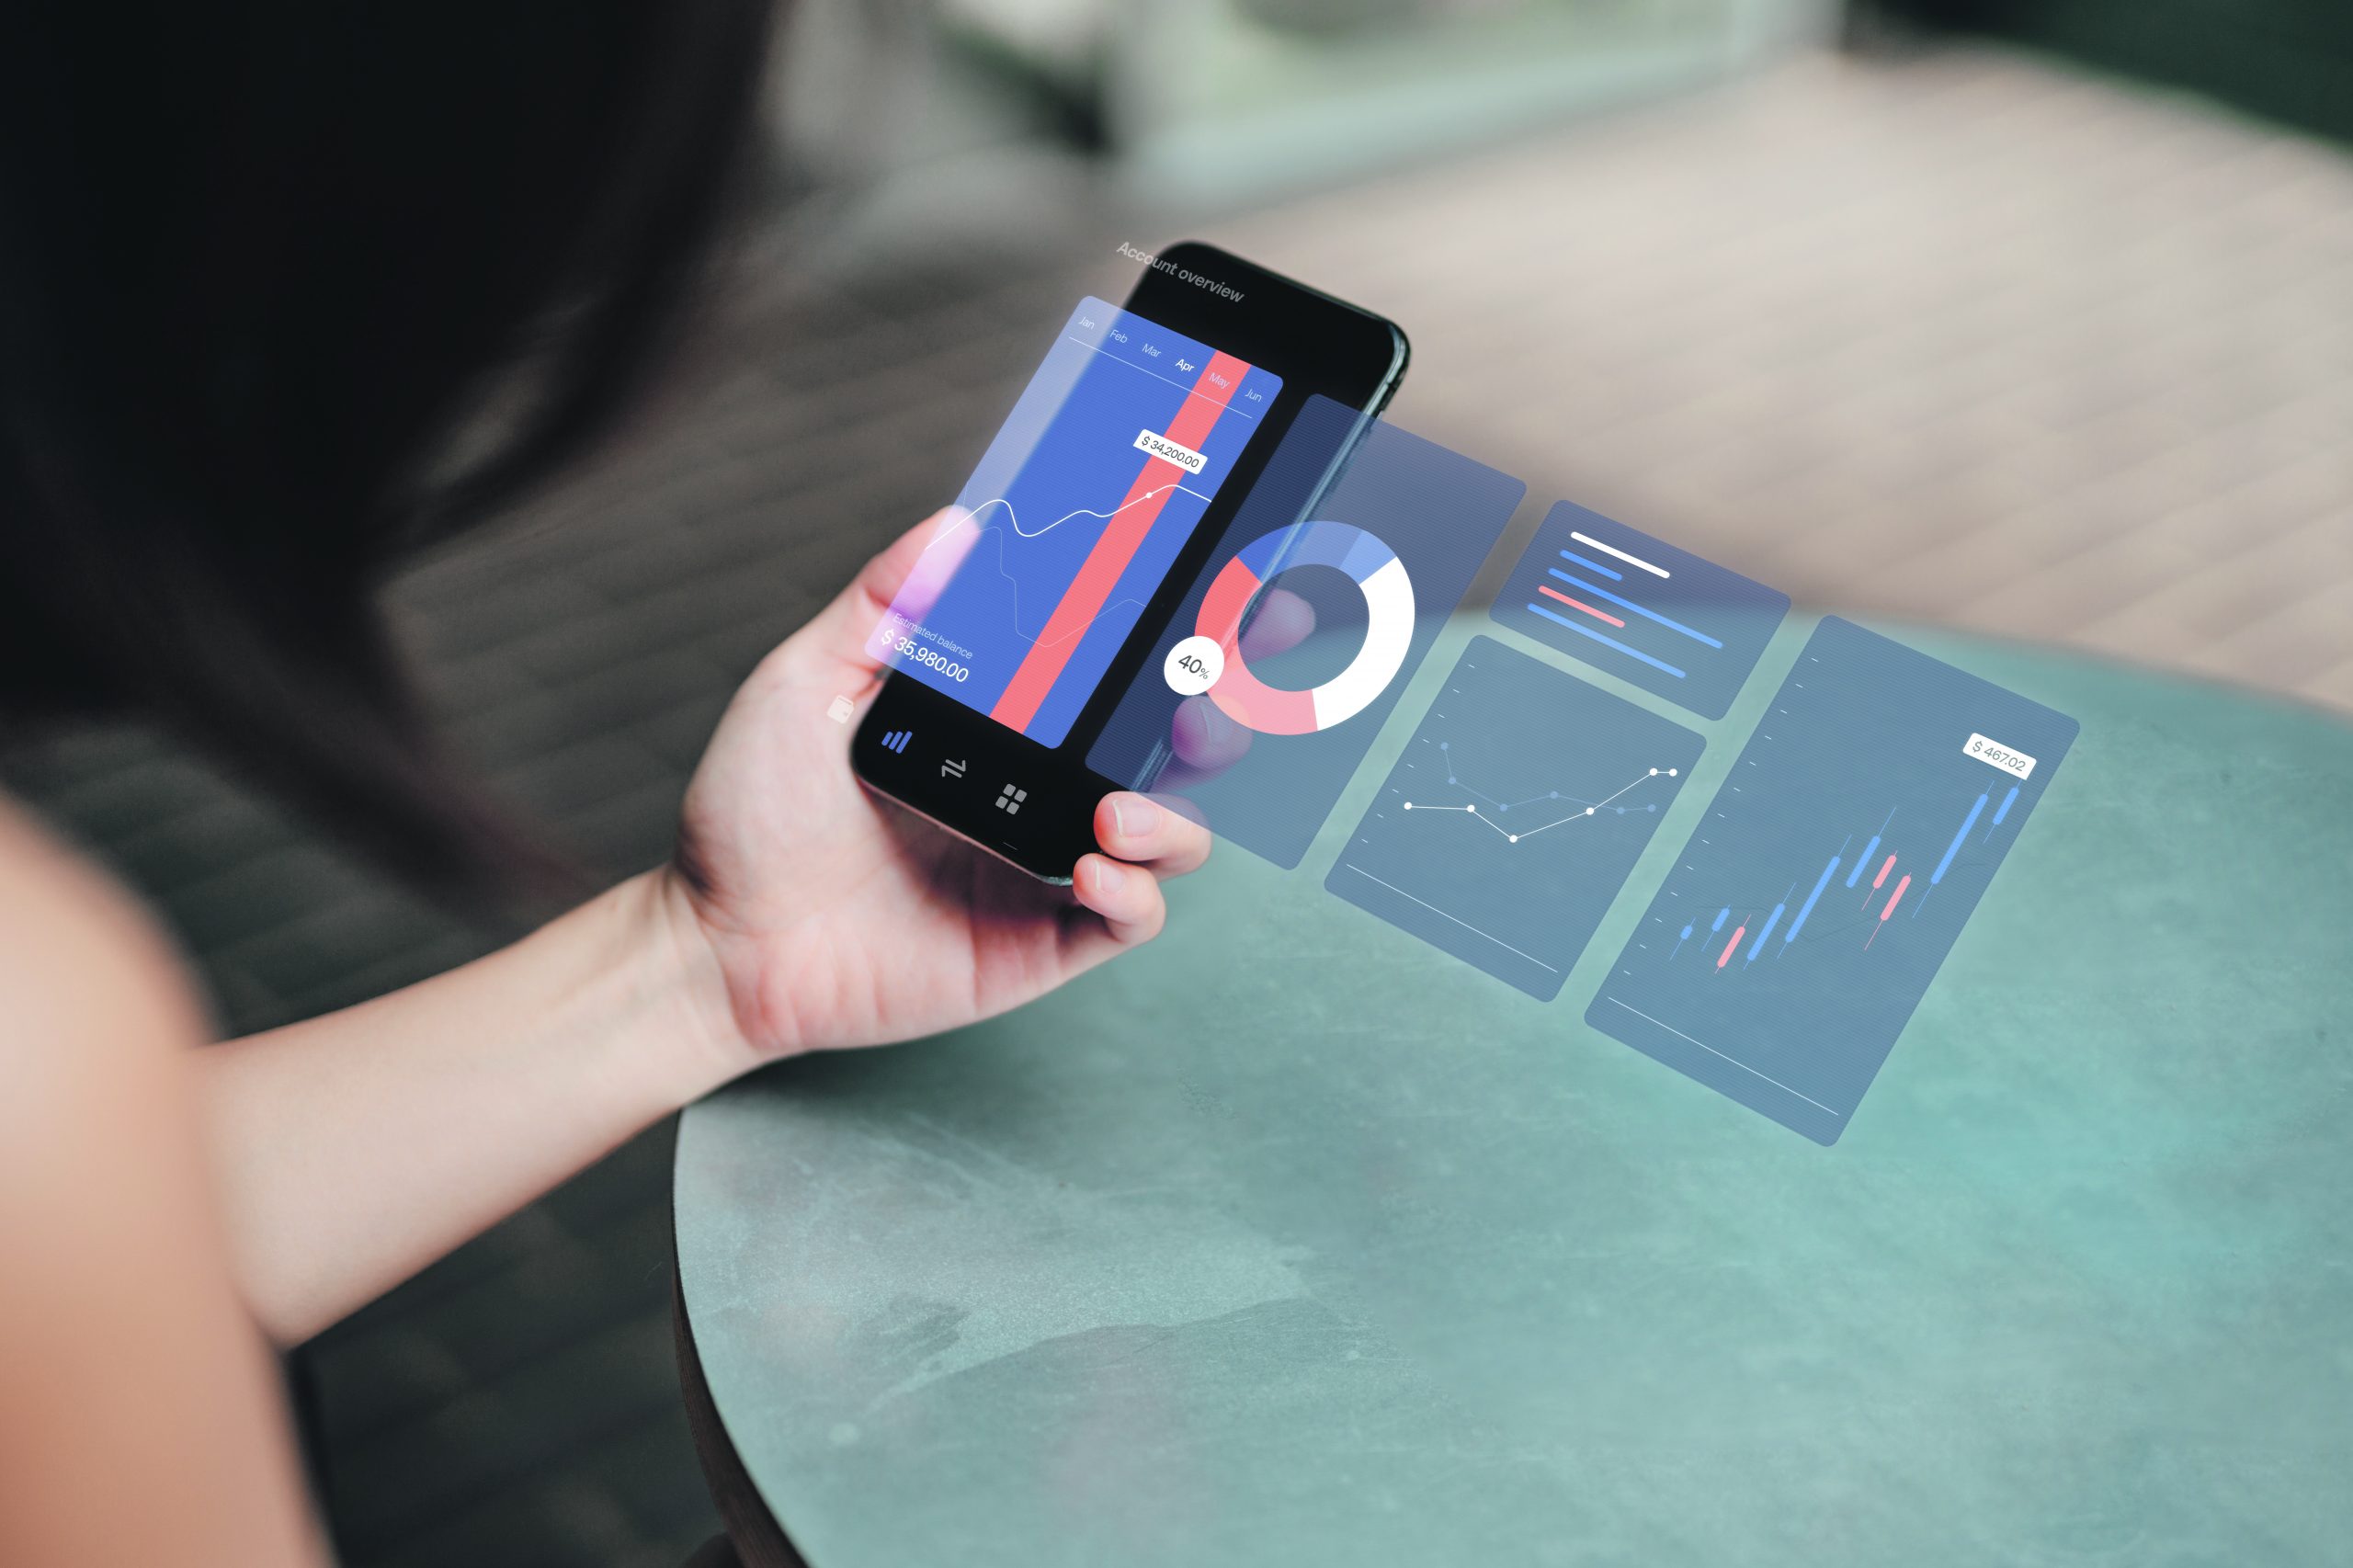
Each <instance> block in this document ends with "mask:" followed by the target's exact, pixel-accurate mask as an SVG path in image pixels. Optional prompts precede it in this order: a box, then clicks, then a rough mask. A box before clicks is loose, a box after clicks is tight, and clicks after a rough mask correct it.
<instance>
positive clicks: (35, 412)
mask: <svg viewBox="0 0 2353 1568" xmlns="http://www.w3.org/2000/svg"><path fill="white" fill-rule="evenodd" d="M0 10H5V12H6V15H5V17H0V716H5V717H6V718H7V719H10V720H25V719H32V718H38V717H40V716H45V715H79V714H87V713H93V712H100V711H115V710H129V711H133V712H138V713H142V714H145V715H148V716H152V717H154V718H157V719H160V720H162V721H164V722H167V723H169V724H171V725H174V726H176V728H178V729H179V730H180V731H182V732H183V733H186V734H187V735H188V736H190V737H191V738H193V739H194V740H196V741H197V742H199V743H200V744H204V745H206V746H207V747H209V748H210V749H211V750H212V751H214V752H215V753H216V754H218V755H220V756H223V757H224V758H226V759H228V760H229V761H231V762H232V763H233V764H234V765H237V766H239V767H242V768H243V769H244V770H246V771H248V772H250V773H252V774H254V775H256V776H257V777H258V778H260V779H261V780H262V781H263V782H265V783H267V784H269V785H272V786H274V787H275V788H277V789H278V790H279V791H280V792H281V793H283V794H284V795H286V796H288V797H289V798H290V799H291V800H292V801H294V802H295V803H297V804H298V805H301V806H302V807H304V808H307V809H308V810H309V811H310V812H312V813H313V815H314V816H316V817H318V818H320V819H322V820H323V821H324V823H326V824H328V825H330V826H332V827H334V828H335V829H338V830H340V831H341V832H342V833H343V834H344V835H346V836H347V837H348V838H349V839H351V840H353V841H355V842H356V843H357V844H358V846H361V847H362V848H364V849H367V850H370V851H373V852H375V853H377V854H378V855H380V856H381V857H384V858H389V859H391V860H392V861H394V862H395V863H397V864H399V865H401V866H402V867H404V868H405V869H408V870H410V871H411V872H413V873H415V874H416V875H417V876H418V877H419V878H420V879H421V880H423V881H427V882H431V883H437V884H439V885H441V886H443V887H445V888H449V887H466V886H475V885H479V883H480V882H481V881H482V873H483V869H484V866H485V864H486V862H487V860H490V859H494V858H495V856H494V846H495V845H496V844H497V843H498V840H499V835H497V833H496V832H495V830H494V827H493V825H492V824H491V823H490V821H489V819H488V817H487V815H486V813H484V812H482V811H481V810H480V809H479V808H477V807H474V806H472V805H471V804H470V803H469V802H470V801H471V800H472V796H471V795H470V793H469V792H468V791H466V790H464V789H462V788H461V787H458V786H455V785H453V784H452V783H451V782H450V781H449V778H447V777H446V775H445V772H444V770H443V768H442V767H441V766H440V765H439V764H438V762H437V761H436V760H435V759H434V753H433V750H432V748H431V747H430V745H429V744H426V743H425V741H424V740H423V738H422V737H421V736H420V734H419V733H418V730H417V726H416V723H415V720H414V718H413V715H412V712H411V710H410V708H409V705H408V703H407V702H406V700H405V699H404V695H403V685H402V682H401V680H400V678H399V673H398V671H397V669H396V667H395V665H396V661H395V659H394V657H393V654H392V650H391V647H390V645H389V642H388V641H387V636H386V632H385V630H384V627H383V624H382V622H381V619H380V618H379V616H378V614H377V613H376V611H375V609H374V607H373V605H372V602H371V600H372V595H373V591H374V588H375V587H376V585H377V584H378V583H379V582H380V581H381V577H382V575H383V574H384V572H385V570H386V568H387V566H388V565H389V564H390V563H392V562H394V561H396V560H397V559H398V557H399V556H400V555H401V554H402V553H403V552H404V551H407V550H409V549H410V548H412V547H414V546H415V545H416V544H418V543H421V542H424V541H426V540H431V539H433V538H435V537H437V536H439V535H442V534H445V533H447V532H448V531H449V530H451V529H453V528H458V527H460V526H461V525H463V524H465V523H467V522H469V521H471V520H472V519H474V518H476V517H481V516H483V514H484V513H486V512H488V511H490V510H492V509H494V508H495V507H496V506H499V505H500V504H501V503H502V502H505V501H507V500H509V499H511V498H513V497H514V496H515V495H516V494H517V493H518V492H520V491H521V490H522V489H524V488H525V487H526V486H528V485H529V484H530V483H532V482H533V481H534V480H536V479H538V478H540V476H542V475H544V474H546V473H547V472H550V471H551V469H553V468H554V467H555V466H557V465H558V464H559V463H561V462H562V461H563V460H564V459H565V458H567V457H568V456H570V455H572V454H574V452H576V451H577V450H578V449H580V448H581V447H582V446H583V445H584V444H585V443H586V442H588V441H590V440H591V439H592V438H594V437H596V436H597V435H598V434H599V433H600V432H602V431H603V430H605V429H606V428H607V427H608V426H609V425H610V424H611V423H612V422H613V421H614V419H615V418H616V417H617V415H620V413H621V412H622V411H623V410H624V409H625V407H626V406H627V405H628V403H629V402H630V399H631V393H632V392H635V391H636V390H637V389H638V388H639V387H640V385H641V384H642V381H644V379H645V376H646V372H647V371H648V369H649V368H650V367H651V366H652V365H653V363H654V361H655V359H656V358H657V357H658V351H659V350H660V349H661V348H662V347H665V344H666V341H667V340H668V338H669V337H670V335H672V329H673V328H674V326H675V324H676V314H677V310H676V307H677V305H678V302H679V301H680V300H681V299H682V298H683V297H684V295H685V294H686V292H687V290H688V285H689V284H690V283H691V281H692V280H693V278H694V276H695V274H696V271H697V267H698V265H699V262H700V261H701V259H702V257H703V256H704V253H705V250H706V248H707V241H708V240H709V239H710V236H711V234H712V233H713V230H714V227H715V225H716V223H717V222H718V220H719V218H720V217H721V215H722V210H724V208H725V205H726V201H727V198H728V196H729V195H730V193H731V191H732V190H733V188H734V187H735V186H736V183H737V176H738V175H739V174H740V173H741V168H742V161H743V154H744V153H745V148H746V147H747V145H748V143H749V142H750V138H749V136H748V134H747V131H748V129H749V126H750V123H751V121H752V119H753V117H754V113H755V110H756V96H757V83H758V76H759V72H760V67H761V64H762V62H763V60H764V57H765V54H766V51H767V44H766V38H767V5H766V4H765V0H470V3H459V4H449V3H446V0H390V3H356V0H352V3H340V4H338V3H333V0H217V3H214V4H207V5H187V4H174V5H160V4H150V5H143V6H142V5H132V6H99V5H91V4H88V3H87V0H13V3H11V4H9V5H7V6H5V7H0Z"/></svg>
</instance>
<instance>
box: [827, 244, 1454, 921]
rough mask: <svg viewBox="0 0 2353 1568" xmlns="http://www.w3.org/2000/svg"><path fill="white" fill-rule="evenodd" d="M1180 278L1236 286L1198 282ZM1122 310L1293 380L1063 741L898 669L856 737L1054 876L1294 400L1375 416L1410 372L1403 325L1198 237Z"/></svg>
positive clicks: (893, 788)
mask: <svg viewBox="0 0 2353 1568" xmlns="http://www.w3.org/2000/svg"><path fill="white" fill-rule="evenodd" d="M1185 274H1189V275H1191V277H1193V278H1206V279H1211V280H1213V281H1215V282H1217V283H1221V284H1223V285H1224V286H1225V287H1226V288H1227V289H1228V290H1232V291H1233V292H1234V293H1235V294H1238V295H1239V296H1240V297H1239V298H1238V299H1237V298H1229V297H1227V295H1225V294H1222V293H1219V292H1216V291H1213V290H1211V289H1209V288H1207V287H1203V286H1201V285H1198V284H1195V283H1192V282H1189V281H1187V280H1186V278H1184V276H1182V275H1185ZM1122 308H1124V309H1126V310H1128V311H1130V312H1133V313H1134V314H1136V315H1139V316H1142V318H1144V319H1145V320H1147V321H1150V322H1153V323H1155V324H1158V325H1161V326H1164V327H1165V328H1167V329H1169V330H1170V331H1172V332H1178V333H1182V334H1184V335H1186V336H1188V337H1191V338H1193V339H1195V340H1196V341H1198V342H1200V343H1204V344H1207V345H1208V346H1210V347H1212V348H1215V349H1219V350H1222V352H1224V353H1228V354H1231V355H1233V356H1234V357H1235V358H1240V359H1243V360H1245V361H1247V362H1248V363H1250V364H1253V365H1258V366H1263V367H1264V368H1266V369H1268V370H1271V371H1273V372H1274V373H1275V374H1276V375H1278V376H1280V377H1281V378H1282V383H1283V384H1282V390H1281V392H1279V394H1277V396H1276V398H1275V401H1274V403H1273V404H1272V406H1271V407H1270V408H1269V409H1268V410H1267V414H1266V415H1264V421H1265V423H1264V426H1263V427H1262V428H1261V429H1260V430H1259V431H1258V433H1257V436H1256V439H1254V440H1253V441H1252V442H1251V443H1250V445H1249V446H1248V448H1246V449H1245V450H1244V451H1243V452H1242V454H1241V455H1240V456H1239V457H1238V458H1237V459H1236V460H1235V461H1234V465H1233V470H1232V472H1229V473H1228V474H1227V476H1226V480H1225V483H1223V484H1222V485H1221V486H1220V487H1219V489H1218V493H1217V497H1216V499H1215V500H1214V501H1212V502H1211V504H1210V506H1208V507H1207V508H1206V509H1205V510H1204V512H1203V515H1202V517H1201V520H1200V522H1199V524H1198V525H1197V526H1196V527H1195V528H1194V530H1193V532H1192V535H1191V536H1190V537H1189V538H1188V540H1186V543H1185V547H1184V549H1183V550H1182V551H1179V552H1178V554H1177V556H1176V561H1175V562H1173V563H1172V564H1171V566H1170V567H1169V570H1168V573H1167V574H1166V576H1165V577H1164V578H1163V579H1162V582H1161V585H1160V587H1159V589H1158V591H1156V592H1155V593H1154V595H1153V597H1152V598H1151V600H1150V601H1149V602H1148V603H1147V604H1146V605H1145V606H1144V608H1143V609H1142V611H1141V612H1140V613H1139V614H1138V615H1137V617H1136V623H1135V626H1134V628H1133V630H1132V631H1130V633H1129V635H1128V638H1127V640H1126V641H1125V642H1122V643H1121V644H1120V651H1119V653H1118V654H1117V655H1116V656H1115V657H1114V658H1113V659H1112V661H1111V664H1110V665H1109V666H1108V668H1107V669H1106V670H1105V671H1104V673H1103V676H1102V678H1101V680H1100V681H1098V682H1097V686H1096V688H1095V690H1094V692H1093V694H1092V695H1091V696H1090V697H1089V698H1088V699H1087V701H1086V706H1085V707H1084V708H1083V709H1082V710H1080V712H1079V716H1078V718H1077V720H1076V722H1074V723H1073V724H1072V726H1071V730H1070V733H1069V734H1067V735H1066V736H1064V737H1063V742H1062V744H1060V745H1058V746H1046V745H1042V744H1039V743H1038V742H1037V741H1034V740H1032V739H1030V738H1029V736H1027V735H1024V734H1021V733H1017V732H1016V731H1014V730H1011V729H1008V728H1006V726H1005V725H1003V724H1000V723H998V722H996V721H995V720H994V719H991V718H990V717H989V716H988V715H987V714H985V713H983V712H980V711H978V710H975V709H972V708H969V707H967V706H965V705H964V704H963V703H961V702H959V701H957V700H956V699H954V698H952V697H949V696H948V695H947V694H946V693H944V692H939V691H935V690H934V689H932V688H931V687H928V686H926V685H925V684H924V683H923V682H921V681H919V680H915V679H912V678H906V677H903V676H899V675H897V674H895V673H892V672H886V673H885V676H884V678H883V680H882V682H881V687H880V689H879V690H878V691H877V692H876V694H875V698H874V700H873V702H872V703H871V704H870V706H869V707H868V709H867V711H866V715H865V717H864V719H863V720H862V721H861V722H859V724H858V732H857V733H856V735H855V736H854V737H853V739H852V742H851V745H850V760H851V766H852V767H853V769H854V770H855V772H856V774H857V776H858V779H859V780H860V781H861V782H862V783H864V784H865V785H866V786H867V787H868V788H869V789H871V790H875V791H876V792H877V793H879V794H881V795H885V796H887V797H889V798H890V799H892V800H893V801H897V802H898V803H899V804H901V805H903V806H905V807H906V808H907V809H909V810H910V811H914V812H917V813H919V814H921V815H923V816H925V817H927V818H929V819H930V820H931V821H933V822H935V823H937V824H939V825H940V826H941V827H944V828H946V829H948V830H949V832H951V833H954V834H955V835H958V836H959V837H961V838H963V839H965V840H967V841H968V842H970V843H972V844H974V845H977V846H979V847H981V848H983V849H985V850H987V851H988V852H989V853H990V854H992V855H995V856H996V857H998V858H1001V859H1004V860H1007V861H1010V862H1011V863H1012V864H1014V865H1015V866H1017V867H1019V868H1020V869H1022V870H1024V871H1027V872H1029V874H1030V875H1031V876H1034V877H1037V878H1040V880H1042V881H1051V882H1065V883H1066V882H1068V881H1070V880H1071V872H1072V869H1073V868H1074V866H1075V865H1076V863H1077V861H1078V858H1079V857H1080V856H1082V855H1084V854H1086V853H1087V852H1088V851H1090V850H1092V849H1094V848H1096V847H1097V844H1096V837H1095V828H1094V816H1095V809H1096V807H1097V805H1098V804H1100V802H1101V801H1102V799H1103V797H1104V796H1105V795H1107V794H1108V793H1110V792H1111V791H1112V790H1115V789H1117V788H1119V786H1118V785H1116V784H1115V783H1113V782H1112V781H1111V780H1110V779H1108V778H1104V777H1103V776H1102V775H1100V774H1098V773H1097V772H1095V770H1094V769H1092V768H1091V767H1087V766H1086V756H1087V753H1088V751H1089V750H1090V749H1091V748H1092V747H1093V745H1094V744H1095V740H1096V738H1097V736H1098V735H1099V734H1100V733H1102V729H1103V726H1104V723H1105V722H1106V721H1107V720H1108V717H1109V715H1110V712H1111V710H1112V709H1113V708H1114V707H1116V706H1117V705H1118V703H1119V700H1120V697H1121V695H1122V694H1124V693H1125V692H1126V691H1127V689H1128V687H1129V686H1130V684H1131V682H1132V681H1133V680H1134V679H1135V678H1136V676H1137V673H1138V666H1139V665H1140V664H1141V662H1142V660H1143V659H1144V658H1146V657H1148V656H1149V654H1150V653H1151V650H1152V648H1153V646H1154V643H1155V642H1157V640H1158V638H1159V636H1160V633H1161V631H1162V629H1163V628H1164V627H1165V625H1166V624H1167V620H1168V617H1169V616H1170V615H1171V614H1173V613H1174V612H1175V609H1176V604H1177V603H1178V602H1179V601H1181V600H1182V599H1183V597H1184V596H1185V594H1186V593H1187V592H1188V590H1189V588H1190V587H1191V585H1192V584H1193V582H1194V581H1195V579H1196V578H1197V577H1198V576H1199V573H1200V572H1201V570H1202V568H1203V567H1204V566H1205V565H1206V564H1207V562H1208V560H1209V557H1210V555H1211V552H1212V551H1214V550H1215V549H1216V547H1217V542H1218V540H1219V539H1220V538H1222V536H1223V534H1224V532H1225V528H1226V525H1227V524H1228V523H1229V522H1230V521H1232V519H1233V515H1234V513H1235V511H1236V510H1237V509H1238V508H1239V507H1240V506H1241V505H1242V501H1243V498H1244V497H1245V496H1246V495H1248V494H1249V493H1250V489H1251V486H1252V485H1253V484H1255V483H1256V481H1257V478H1258V476H1259V474H1260V473H1261V472H1263V470H1264V469H1265V466H1266V463H1267V458H1268V457H1269V456H1270V455H1271V454H1272V453H1273V451H1274V450H1275V449H1276V448H1277V447H1279V445H1280V444H1281V442H1282V438H1283V437H1284V435H1285V434H1286V433H1287V432H1288V431H1289V429H1290V425H1291V422H1292V421H1293V420H1294V419H1295V418H1296V417H1297V415H1298V414H1299V411H1300V410H1301V409H1302V408H1303V407H1305V406H1306V403H1307V400H1308V399H1309V398H1310V397H1312V396H1318V395H1320V396H1324V397H1327V398H1331V399H1333V400H1334V401H1336V402H1338V403H1344V404H1346V405H1347V406H1349V407H1352V408H1356V409H1359V410H1361V411H1362V412H1363V413H1364V414H1365V415H1367V416H1368V418H1370V416H1372V415H1378V414H1379V413H1380V412H1381V409H1382V408H1383V407H1385V406H1386V405H1387V403H1388V401H1389V399H1390V397H1391V396H1392V395H1393V394H1394V392H1396V389H1397V385H1398V383H1399V382H1400V381H1402V380H1403V379H1404V373H1405V367H1406V361H1407V358H1408V357H1409V354H1410V347H1409V345H1408V344H1407V342H1406V339H1405V335H1404V332H1403V331H1402V330H1401V329H1400V328H1399V327H1398V326H1397V324H1395V323H1394V322H1392V321H1390V320H1388V319H1387V318H1386V317H1383V316H1379V315H1375V314H1374V313H1373V312H1370V311H1367V310H1365V309H1363V308H1362V307H1360V306H1358V305H1353V304H1350V303H1348V302H1347V301H1343V300H1338V299H1336V298H1334V297H1333V296H1331V295H1329V294H1326V293H1324V292H1323V291H1321V290H1316V289H1312V288H1310V287H1308V286H1307V285H1306V284H1303V283H1300V282H1297V281H1294V280H1293V279H1291V278H1284V277H1282V276H1281V275H1279V274H1278V273H1274V272H1270V271H1268V270H1267V269H1266V268H1265V267H1259V266H1257V265H1256V264H1255V263H1253V262H1248V261H1245V260H1243V259H1242V258H1241V257H1239V256H1233V255H1232V254H1230V253H1228V252H1226V251H1222V250H1220V249H1218V248H1217V247H1215V246H1213V245H1210V244H1203V243H1201V242H1199V241H1193V240H1188V241H1184V242H1180V243H1179V244H1174V245H1170V246H1169V247H1167V248H1166V249H1165V250H1163V251H1161V252H1160V253H1159V256H1158V258H1157V262H1156V264H1155V265H1154V266H1152V267H1147V268H1146V270H1145V271H1144V273H1143V275H1142V277H1141V278H1138V279H1137V281H1136V284H1135V287H1134V288H1133V289H1131V290H1130V291H1129V293H1128V297H1127V299H1126V300H1125V301H1122ZM896 730H910V731H913V732H914V733H915V738H916V739H917V740H918V741H920V742H922V743H923V744H922V747H921V750H920V751H917V750H916V749H915V746H913V745H909V746H908V747H907V748H906V750H905V751H903V752H892V751H889V750H886V749H884V747H883V746H882V744H881V739H882V736H883V735H884V734H886V733H891V732H892V731H896ZM946 760H954V761H959V762H961V763H963V764H964V770H963V772H962V773H961V775H958V776H955V777H952V778H951V777H949V776H947V775H946V774H944V773H943V772H942V767H943V763H944V761H946ZM1007 788H1018V789H1022V790H1027V791H1028V795H1027V797H1026V798H1025V799H1024V800H1023V801H1020V802H1019V806H1018V810H1017V811H1016V812H1003V811H1001V810H1000V809H999V807H998V804H997V801H998V798H999V796H1000V794H1001V793H1002V792H1003V790H1005V789H1007Z"/></svg>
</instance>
